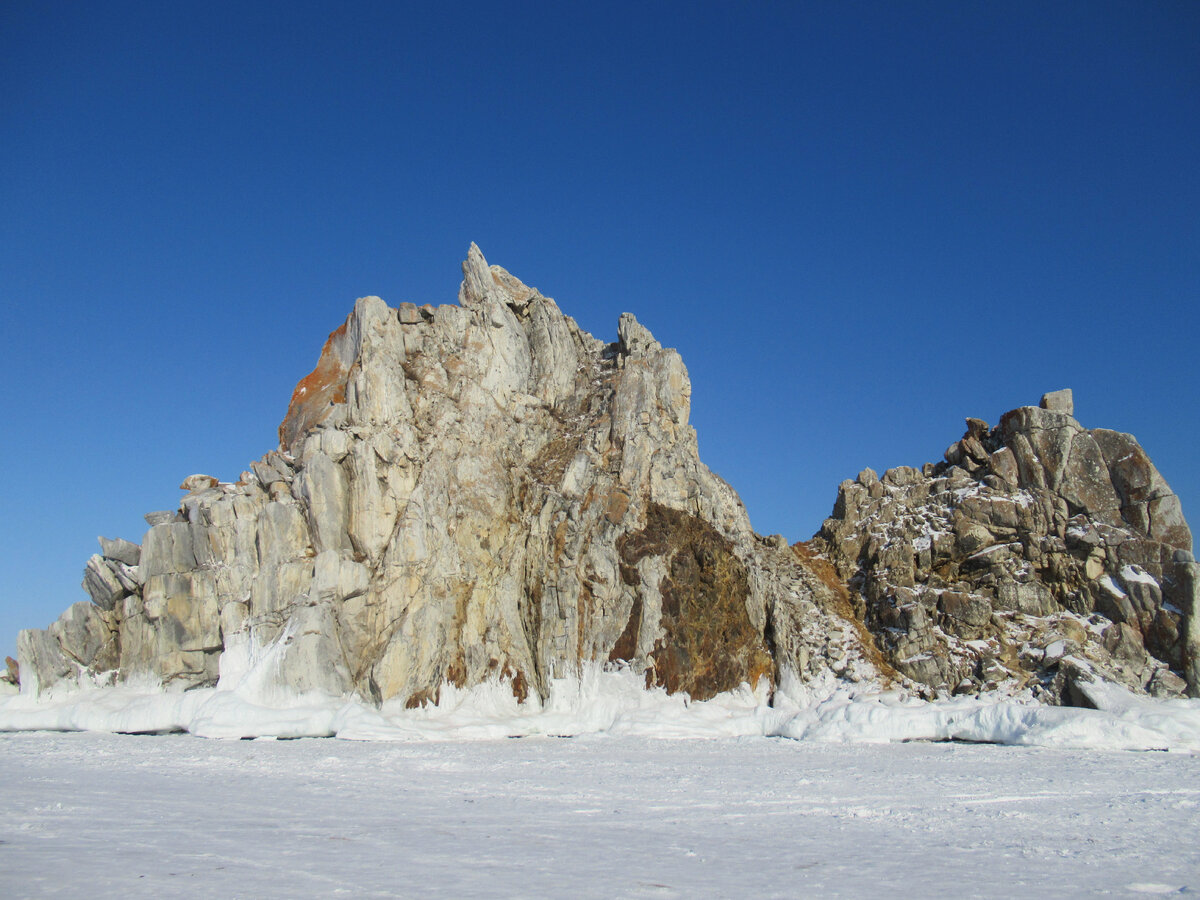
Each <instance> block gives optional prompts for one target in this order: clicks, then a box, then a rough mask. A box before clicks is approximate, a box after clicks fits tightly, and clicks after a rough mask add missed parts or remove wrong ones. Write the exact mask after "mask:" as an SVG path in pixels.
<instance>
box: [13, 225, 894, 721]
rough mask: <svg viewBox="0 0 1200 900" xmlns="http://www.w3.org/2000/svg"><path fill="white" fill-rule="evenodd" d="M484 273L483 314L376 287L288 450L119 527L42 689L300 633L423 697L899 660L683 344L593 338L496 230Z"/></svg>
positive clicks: (309, 651) (134, 674) (27, 637)
mask: <svg viewBox="0 0 1200 900" xmlns="http://www.w3.org/2000/svg"><path fill="white" fill-rule="evenodd" d="M463 276H464V277H463V282H462V285H461V288H460V291H459V304H458V305H445V306H440V307H437V308H434V307H431V306H423V307H419V308H418V307H416V306H414V305H412V304H401V306H400V308H399V309H391V308H389V307H388V306H386V305H385V304H384V303H383V301H382V300H379V299H378V298H374V297H368V298H365V299H362V300H359V301H358V302H357V303H356V305H355V308H354V311H353V312H352V313H351V315H350V316H349V318H348V319H347V320H346V322H345V323H344V324H343V325H342V326H341V327H340V328H338V329H337V330H336V331H334V332H333V334H332V335H330V337H329V340H328V341H327V342H326V344H325V347H324V349H323V351H322V353H321V356H320V359H319V361H318V363H317V366H316V368H315V369H314V370H313V371H312V373H310V374H309V375H308V376H307V377H305V378H304V379H303V380H302V381H301V382H300V383H299V384H298V385H297V387H296V390H295V392H294V394H293V396H292V400H291V404H290V406H289V409H288V412H287V415H286V417H285V419H284V421H283V424H282V425H281V426H280V429H279V437H280V446H279V449H278V450H276V451H272V452H271V453H268V454H267V455H266V456H264V457H263V458H262V459H260V460H258V461H257V462H255V463H253V464H252V465H251V470H250V471H248V472H244V473H243V474H242V476H241V479H240V480H239V481H238V482H237V483H235V484H226V483H220V482H218V481H217V479H215V478H211V477H208V476H202V475H197V476H191V477H189V478H188V479H187V480H186V481H184V483H183V485H182V488H183V489H184V490H186V491H187V495H186V496H185V497H184V498H183V500H182V501H181V503H180V507H179V509H178V510H177V511H172V512H165V513H152V514H150V515H149V516H147V521H148V522H149V524H150V526H151V527H150V530H149V532H148V533H147V534H146V536H145V538H144V540H143V542H142V544H141V545H140V546H139V545H136V544H132V543H129V542H126V541H107V540H103V539H102V540H101V553H99V554H97V555H96V556H93V557H92V558H91V559H90V560H89V561H88V564H87V569H86V572H85V579H84V587H85V588H86V589H87V591H88V593H89V594H90V595H91V598H92V601H91V602H90V603H88V602H81V603H77V604H75V605H74V606H72V607H71V608H70V609H68V610H67V612H66V613H64V614H63V616H62V617H61V618H60V619H59V621H58V622H56V623H54V624H53V625H52V626H50V628H49V629H47V630H46V631H27V632H23V633H22V634H21V636H20V639H19V656H20V664H21V673H22V687H23V689H24V690H27V691H32V692H38V691H42V690H45V689H47V688H50V687H52V686H53V685H55V684H56V683H59V682H61V681H64V680H66V681H74V680H77V679H79V678H80V677H86V678H92V679H94V678H96V677H107V678H110V679H118V680H146V679H149V680H151V681H156V682H161V683H162V684H164V685H166V686H168V687H169V688H188V687H194V686H200V685H208V684H212V683H214V682H216V681H217V680H218V679H219V678H225V679H227V680H231V679H234V678H237V677H239V676H240V675H242V674H244V673H245V672H246V671H247V670H248V668H250V667H252V666H253V665H254V663H255V660H256V659H258V658H260V657H261V655H262V649H263V648H265V647H269V646H280V645H282V646H284V647H285V648H286V652H285V653H283V654H282V655H281V658H280V659H279V661H278V663H277V665H276V668H275V669H274V671H272V672H271V673H270V676H269V677H270V678H271V679H272V680H273V681H274V682H276V683H277V684H278V685H280V686H282V687H286V688H288V689H289V690H291V691H295V692H308V691H320V692H323V693H327V694H345V693H350V692H355V693H357V694H359V695H360V696H361V697H363V698H367V699H372V700H375V701H382V700H389V699H394V698H399V699H402V700H404V701H406V702H407V703H409V704H414V705H415V704H419V703H422V702H425V701H428V700H431V699H434V698H436V696H437V694H438V691H439V688H440V686H441V685H443V684H445V683H450V684H454V685H458V686H462V685H471V684H476V683H479V682H480V681H482V680H484V679H487V678H493V677H495V678H501V679H505V680H507V681H508V682H509V683H510V684H511V686H512V689H513V691H514V693H516V694H517V696H519V697H524V696H526V695H527V694H528V693H529V692H536V693H538V694H544V692H545V690H546V686H547V681H548V679H549V678H551V677H553V676H555V675H556V674H564V673H566V672H570V671H575V670H577V669H578V668H579V666H580V665H581V664H582V663H585V662H588V661H596V662H599V663H603V664H610V665H614V666H630V667H633V668H634V669H635V670H637V671H638V672H644V673H645V677H646V681H647V684H655V685H661V686H664V687H666V688H667V689H668V690H670V691H687V692H688V693H689V694H691V695H692V696H693V697H698V698H699V697H708V696H711V695H712V694H714V693H717V692H719V691H723V690H728V689H731V688H735V687H737V686H738V685H739V684H740V683H742V682H749V683H751V684H755V683H756V682H757V681H758V680H759V679H760V678H766V679H768V681H774V680H775V679H776V678H777V677H778V673H779V670H780V667H781V666H784V667H788V668H790V669H794V670H796V671H797V672H800V673H811V672H815V671H818V670H820V669H822V668H825V667H832V668H834V669H835V670H836V671H838V672H839V673H848V674H849V675H851V676H852V677H871V676H873V675H875V674H876V671H875V668H874V667H873V666H872V664H871V663H870V662H869V660H868V658H867V657H869V655H870V653H869V652H865V651H864V648H863V647H862V646H861V644H862V642H861V641H859V640H858V639H857V637H856V635H857V632H856V629H855V626H854V625H853V624H852V623H847V622H845V621H844V620H843V619H842V618H840V616H839V613H843V612H845V611H846V607H845V605H844V603H843V602H842V598H841V596H840V595H839V594H837V592H835V591H833V590H832V589H831V588H829V587H828V586H827V585H826V584H824V583H823V582H822V581H821V580H820V579H819V578H817V577H815V576H814V575H813V573H812V572H811V571H809V570H808V569H807V568H805V567H804V566H803V565H802V564H801V563H800V561H799V559H798V558H797V556H796V555H795V554H794V553H793V552H792V551H791V550H790V549H789V548H788V547H787V545H786V543H785V542H783V541H782V539H775V540H772V541H768V540H765V539H762V538H760V537H758V536H756V535H755V534H754V532H753V531H752V529H751V527H750V522H749V519H748V518H747V515H746V511H745V508H744V507H743V505H742V503H741V501H740V500H739V498H738V496H737V494H736V493H734V491H733V490H732V489H731V488H730V487H729V486H728V485H727V484H725V483H724V482H723V481H722V480H721V479H720V478H718V477H716V476H715V475H714V474H713V473H712V472H710V471H709V470H708V468H707V467H705V466H704V465H703V464H702V463H701V462H700V459H699V456H698V453H697V449H696V436H695V433H694V431H693V429H692V428H691V427H690V426H689V425H688V413H689V403H690V392H691V387H690V384H689V381H688V375H687V370H686V369H685V368H684V365H683V362H682V360H681V359H680V357H679V355H678V354H677V353H676V352H675V351H674V350H670V349H664V348H663V347H662V346H661V345H660V344H659V343H658V341H656V340H655V339H654V337H653V336H652V335H651V333H650V332H649V331H648V330H647V329H646V328H644V327H643V326H642V325H640V324H639V323H638V321H637V320H636V319H635V318H634V317H633V316H632V315H629V314H624V315H622V316H621V318H620V322H619V323H618V328H617V339H616V340H615V341H613V342H611V343H606V342H604V341H601V340H597V339H596V338H593V337H592V336H591V335H589V334H587V333H585V332H584V331H582V330H581V329H580V328H579V327H578V326H577V325H576V323H575V322H574V321H573V320H572V319H571V318H569V317H567V316H564V315H563V314H562V313H561V312H560V311H559V309H558V306H557V305H556V304H555V303H554V301H553V300H551V299H549V298H547V297H543V296H542V295H541V294H540V293H538V291H536V290H535V289H533V288H530V287H527V286H526V285H524V284H523V283H521V282H520V281H519V280H517V279H516V278H515V277H513V276H512V275H510V274H509V273H508V272H506V271H505V270H504V269H502V268H499V267H497V266H491V267H489V266H488V264H487V263H486V262H485V260H484V258H483V256H482V254H481V253H480V252H479V249H478V248H477V247H475V246H474V245H472V247H471V250H470V254H469V256H468V259H467V260H466V262H465V263H464V264H463ZM276 656H279V654H276ZM100 673H108V674H107V675H106V676H100Z"/></svg>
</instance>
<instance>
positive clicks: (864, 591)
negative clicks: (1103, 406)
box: [814, 391, 1200, 702]
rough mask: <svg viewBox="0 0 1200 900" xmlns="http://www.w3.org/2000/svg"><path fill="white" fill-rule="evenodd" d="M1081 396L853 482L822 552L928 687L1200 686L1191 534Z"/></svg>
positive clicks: (891, 653) (972, 430)
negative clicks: (1096, 423) (913, 463)
mask: <svg viewBox="0 0 1200 900" xmlns="http://www.w3.org/2000/svg"><path fill="white" fill-rule="evenodd" d="M1070 409H1071V397H1070V392H1069V391H1058V392H1055V393H1054V394H1047V395H1046V396H1045V397H1043V398H1042V404H1041V408H1038V407H1029V406H1026V407H1021V408H1020V409H1016V410H1013V411H1012V412H1009V413H1007V414H1005V415H1004V416H1003V418H1002V419H1001V422H1000V425H999V426H997V427H996V428H994V429H990V428H989V427H988V425H987V423H986V422H983V421H981V420H979V419H968V420H967V432H966V434H965V435H964V436H963V437H962V439H961V440H959V441H958V442H956V443H955V444H953V445H951V447H950V449H949V450H947V451H946V462H944V463H941V464H939V465H937V466H928V467H926V469H925V471H924V473H923V474H921V475H920V476H919V477H914V474H913V473H914V472H915V471H916V470H913V469H907V468H905V469H893V470H890V471H889V472H887V473H885V474H884V476H883V479H882V480H881V481H880V480H877V479H876V478H875V475H874V473H873V472H867V473H863V474H862V475H860V476H859V477H858V479H857V480H856V481H847V482H843V484H842V486H841V488H840V489H839V493H838V499H837V503H836V505H835V507H834V513H833V516H832V517H831V518H829V519H827V520H826V521H825V524H824V526H823V527H822V529H821V531H820V533H819V534H818V536H817V538H816V540H815V541H814V546H815V547H816V548H817V549H818V550H820V551H821V552H824V553H825V554H826V555H827V556H828V557H829V558H830V560H831V561H832V562H833V563H834V564H835V565H836V567H837V569H838V573H839V575H840V576H841V577H842V578H843V579H845V580H846V581H847V583H849V584H850V585H852V586H853V588H854V590H855V594H856V603H857V605H858V608H859V610H860V611H861V614H862V615H863V617H864V619H865V621H866V624H867V626H868V627H869V628H870V630H871V631H872V632H873V633H874V634H875V636H876V638H877V641H878V643H879V645H880V646H881V648H882V649H883V650H884V655H885V657H886V658H887V660H888V662H889V663H891V664H892V665H893V666H895V668H896V669H897V670H899V671H900V672H902V673H903V674H904V675H906V676H907V677H909V678H911V679H913V680H914V681H916V682H920V683H922V684H923V685H924V686H925V687H926V689H927V690H928V691H931V692H932V691H960V692H966V691H978V690H982V689H989V688H994V687H998V686H1000V685H1008V686H1009V687H1029V688H1031V689H1033V690H1034V691H1035V693H1037V694H1039V695H1041V696H1043V697H1045V698H1046V699H1049V700H1052V701H1055V702H1073V701H1074V700H1076V699H1078V697H1079V696H1080V695H1079V691H1078V690H1077V689H1076V688H1075V687H1073V684H1074V682H1075V681H1076V680H1078V679H1079V678H1082V677H1084V675H1083V674H1081V673H1086V677H1087V678H1094V677H1099V678H1102V679H1105V680H1112V681H1117V682H1119V683H1121V684H1123V685H1125V686H1127V687H1129V688H1131V689H1133V690H1137V691H1145V692H1148V693H1153V694H1156V695H1161V696H1172V695H1178V694H1179V693H1180V692H1182V691H1184V690H1185V689H1186V690H1187V691H1188V692H1190V693H1191V694H1192V695H1193V696H1194V695H1196V693H1197V691H1198V687H1200V669H1197V663H1196V659H1197V657H1198V655H1200V652H1198V651H1200V644H1198V643H1197V640H1196V624H1195V623H1196V616H1197V612H1198V608H1197V590H1196V578H1195V570H1194V567H1195V563H1193V562H1191V559H1192V556H1191V553H1190V550H1191V546H1192V537H1191V532H1190V531H1189V530H1188V527H1187V523H1186V522H1185V521H1184V520H1183V516H1182V513H1181V512H1180V508H1179V501H1178V499H1177V498H1176V497H1175V495H1174V494H1173V493H1172V492H1171V490H1170V488H1169V487H1168V486H1167V483H1166V481H1165V480H1163V478H1162V476H1161V475H1160V474H1159V473H1158V471H1157V470H1156V469H1155V468H1154V466H1153V465H1152V464H1151V462H1150V460H1149V457H1147V456H1146V454H1145V452H1144V451H1143V450H1142V448H1141V447H1140V446H1138V444H1137V441H1136V440H1134V438H1133V437H1132V436H1131V435H1127V434H1120V433H1118V432H1114V431H1107V430H1104V429H1095V430H1092V431H1088V430H1087V429H1085V428H1083V427H1082V426H1081V425H1080V424H1079V423H1078V422H1076V421H1075V420H1074V419H1073V418H1072V417H1071V415H1070Z"/></svg>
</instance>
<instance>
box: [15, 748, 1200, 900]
mask: <svg viewBox="0 0 1200 900" xmlns="http://www.w3.org/2000/svg"><path fill="white" fill-rule="evenodd" d="M0 796H2V797H3V809H4V815H3V817H2V818H0V885H2V890H3V895H4V896H5V897H6V898H22V897H50V896H58V897H88V898H91V900H99V898H106V897H114V898H115V897H122V898H129V897H153V898H161V897H172V898H174V897H182V898H188V897H220V898H238V897H241V898H274V897H289V898H290V897H331V896H345V897H414V898H416V897H420V898H426V897H446V898H469V897H564V898H592V897H596V898H623V897H655V898H663V897H732V898H742V897H870V898H876V897H881V896H888V897H1030V896H1049V897H1082V896H1102V895H1109V896H1121V897H1124V896H1145V895H1155V894H1180V893H1185V894H1186V893H1194V892H1196V891H1200V842H1198V841H1197V840H1196V834H1197V830H1198V826H1200V756H1198V755H1196V754H1193V753H1162V752H1149V753H1146V752H1143V753H1130V752H1115V751H1097V750H1087V751H1080V750H1062V749H1052V748H1044V747H1011V746H996V745H979V744H962V743H928V742H920V743H890V744H870V743H837V744H834V743H821V742H805V741H796V740H786V739H779V738H766V737H761V736H756V737H745V738H722V739H708V740H661V739H654V738H646V737H637V736H623V737H614V736H612V735H608V734H593V735H585V736H582V737H576V738H571V739H555V738H550V737H528V738H522V739H519V740H508V739H490V740H479V741H455V742H434V741H418V742H411V741H410V742H360V741H339V740H328V739H324V740H322V739H303V740H289V741H280V740H243V741H228V740H203V739H200V738H197V737H195V736H191V735H179V734H176V735H160V736H132V735H112V734H86V733H75V734H62V733H57V734H47V733H15V734H3V735H0Z"/></svg>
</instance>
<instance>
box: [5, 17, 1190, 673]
mask: <svg viewBox="0 0 1200 900" xmlns="http://www.w3.org/2000/svg"><path fill="white" fill-rule="evenodd" d="M247 7H249V8H247ZM1198 161H1200V4H1196V3H1194V2H1149V3H1147V2H1137V3H1132V2H1131V3H1104V2H1082V3H1071V2H1060V3H1053V4H1044V3H1019V2H1014V3H991V2H986V3H985V2H958V0H954V2H951V0H946V2H940V3H919V2H907V3H861V2H832V0H831V2H827V3H777V2H763V3H732V2H730V3H720V4H717V3H697V2H692V3H686V4H685V3H666V2H664V3H650V4H641V3H639V4H599V5H597V4H586V5H585V4H561V3H553V4H550V3H547V4H535V3H524V4H520V5H517V4H503V5H501V4H496V5H482V4H462V3H457V4H430V3H420V4H417V3H411V4H409V3H379V4H372V3H340V4H312V3H304V2H298V3H289V4H243V3H236V4H235V3H221V2H205V3H183V2H170V3H137V4H134V3H121V2H106V3H103V4H94V3H49V2H47V3H32V2H12V3H6V4H3V5H2V6H0V209H2V210H3V215H2V216H0V288H2V290H3V304H2V305H0V306H2V308H0V317H2V318H0V328H2V333H3V335H4V337H5V341H4V353H3V354H0V367H3V368H2V374H3V378H4V383H5V385H6V387H7V390H6V393H5V400H4V408H5V413H6V415H5V421H6V428H5V439H4V440H3V441H2V442H0V463H2V465H3V473H4V477H3V479H2V480H0V553H2V555H3V556H2V558H0V652H3V653H12V652H14V650H15V643H16V640H15V637H16V631H17V629H18V628H24V627H43V626H45V625H46V624H48V623H49V622H50V621H51V620H53V619H54V618H55V617H56V616H57V614H58V613H59V612H60V611H61V610H62V609H64V608H65V607H66V606H67V605H68V604H69V603H71V602H74V601H76V600H80V599H84V598H85V595H84V594H83V592H82V591H81V590H80V588H79V587H78V583H79V580H80V573H81V570H82V567H83V564H84V562H85V561H86V559H87V557H88V555H90V554H91V553H92V552H94V551H95V549H96V545H95V536H96V535H98V534H104V535H106V536H121V537H126V538H130V539H133V540H140V539H141V535H142V533H143V532H144V531H145V527H146V526H145V523H144V521H143V520H142V514H143V513H144V512H146V511H149V510H154V509H163V508H171V507H173V506H174V505H175V504H176V503H177V501H178V499H179V497H180V491H178V490H177V488H176V486H177V485H178V484H179V482H180V481H181V480H182V478H183V477H185V476H186V475H189V474H191V473H193V472H204V473H208V474H212V475H216V476H218V477H220V478H222V479H236V478H237V476H238V473H240V472H241V471H242V470H243V469H245V468H246V467H247V464H248V463H249V461H250V460H252V459H255V458H257V457H258V456H260V455H261V454H263V453H264V452H266V451H267V450H270V449H272V448H273V447H274V446H275V444H276V441H277V438H276V427H277V426H278V423H279V420H280V419H281V418H282V416H283V413H284V411H285V409H286V406H287V401H288V398H289V396H290V393H291V390H292V388H293V386H294V385H295V383H296V381H297V380H299V379H300V378H301V377H302V376H303V375H305V374H306V373H307V372H308V371H309V370H310V369H311V367H312V365H313V364H314V363H315V361H316V357H317V354H318V352H319V350H320V348H321V345H322V343H323V341H324V338H325V336H326V334H327V333H328V332H329V331H331V330H332V329H333V328H334V327H336V326H337V325H338V324H339V323H340V322H341V321H342V319H343V318H344V317H345V316H346V314H347V313H348V312H349V310H350V308H351V306H352V304H353V301H354V299H355V298H356V297H359V296H363V295H367V294H378V295H379V296H382V297H383V298H384V299H385V300H387V301H388V302H389V303H390V304H392V305H395V304H397V303H399V302H401V301H404V300H410V301H415V302H418V303H423V302H432V303H449V302H453V301H454V298H455V294H456V290H457V286H458V281H459V278H460V273H459V269H458V264H459V261H460V260H461V259H462V258H463V257H464V256H465V253H466V249H467V246H468V244H469V242H470V241H472V240H474V241H476V242H478V243H479V245H480V246H481V247H482V249H483V251H484V253H485V254H486V255H487V257H488V259H489V261H491V262H494V263H499V264H500V265H503V266H505V267H507V268H509V269H510V270H511V271H512V272H513V273H514V274H516V275H517V276H519V277H521V278H522V279H523V280H525V281H527V282H528V283H530V284H533V285H536V286H538V287H539V288H540V289H541V290H542V291H543V293H546V294H547V295H549V296H552V297H554V298H555V299H556V300H557V301H558V302H559V305H560V306H561V307H562V308H563V310H564V311H565V312H567V313H568V314H570V315H573V316H574V317H575V318H576V319H577V320H578V321H579V322H580V324H581V325H583V326H584V327H585V328H587V329H588V330H589V331H591V332H593V333H594V334H596V335H597V336H599V337H604V338H606V339H613V338H614V337H615V334H616V321H617V317H618V315H619V314H620V313H621V312H622V311H625V310H629V311H632V312H634V313H635V314H636V315H637V316H638V318H639V319H640V320H641V321H642V322H643V323H644V324H646V325H647V326H648V327H649V328H650V329H651V330H652V331H653V332H654V334H655V336H656V337H658V338H659V339H660V340H661V341H662V342H663V343H664V344H667V345H669V346H673V347H677V348H678V349H679V350H680V352H681V353H682V354H683V358H684V361H685V362H686V363H687V365H688V368H689V370H690V372H691V376H692V382H693V417H692V420H693V424H694V425H695V426H696V429H697V431H698V433H699V439H700V449H701V455H702V457H703V459H704V460H705V461H706V462H707V463H708V464H709V466H711V467H712V468H713V469H715V470H716V471H717V472H719V473H720V474H721V475H722V476H724V477H725V478H726V479H727V480H728V481H729V482H731V483H732V484H733V485H734V487H736V488H737V489H738V491H739V492H740V493H741V495H742V497H743V499H744V500H745V501H746V504H747V507H748V508H749V510H750V515H751V519H752V521H753V523H754V525H755V527H756V528H757V529H758V530H759V531H761V532H764V533H771V532H782V533H783V534H785V535H787V536H788V537H789V538H790V539H792V540H799V539H802V538H806V537H808V536H809V535H811V534H812V533H813V532H814V531H815V530H816V529H817V528H818V527H819V526H820V523H821V520H822V519H823V518H824V516H826V515H828V513H829V511H830V509H831V507H832V504H833V500H834V497H835V494H836V490H837V484H838V482H839V481H840V480H841V479H843V478H846V477H853V476H854V474H855V473H856V472H858V471H859V470H860V469H861V468H863V467H864V466H872V467H874V468H876V469H878V470H883V469H885V468H888V467H890V466H893V465H902V464H911V465H919V464H921V463H923V462H926V461H933V460H936V459H938V458H940V455H941V452H942V450H943V449H944V448H945V447H946V445H947V444H949V443H950V442H951V441H953V440H955V439H956V438H958V437H959V436H960V435H961V434H962V431H963V422H962V420H963V418H964V417H965V416H980V417H982V418H985V419H987V420H989V421H991V422H993V423H994V422H995V421H996V420H997V419H998V418H999V415H1000V414H1001V413H1002V412H1004V411H1005V410H1007V409H1010V408H1012V407H1015V406H1020V405H1023V404H1027V403H1036V402H1037V401H1038V398H1039V397H1040V395H1041V394H1042V393H1043V392H1044V391H1048V390H1053V389H1057V388H1060V387H1068V386H1069V387H1071V388H1073V389H1074V390H1075V398H1076V413H1077V416H1078V418H1079V419H1080V420H1081V421H1082V422H1083V424H1084V425H1086V426H1088V427H1110V428H1116V429H1118V430H1122V431H1130V432H1132V433H1134V434H1135V435H1137V436H1138V438H1139V439H1140V440H1141V442H1142V444H1143V446H1145V447H1146V449H1147V451H1148V452H1149V453H1150V455H1151V457H1152V458H1153V459H1154V460H1155V462H1156V463H1157V464H1158V466H1159V468H1160V469H1161V470H1162V472H1163V474H1164V475H1165V476H1166V478H1167V479H1168V481H1170V483H1171V484H1172V485H1173V486H1174V488H1175V489H1176V491H1177V492H1178V493H1179V495H1180V496H1181V498H1182V501H1183V506H1184V512H1185V514H1188V513H1190V514H1192V515H1193V516H1196V515H1197V510H1200V474H1197V472H1196V471H1195V465H1194V458H1195V447H1196V444H1197V438H1198V437H1200V423H1198V421H1197V399H1198V398H1200V371H1198V368H1200V367H1198V366H1197V365H1196V352H1195V342H1196V336H1197V325H1198V324H1200V312H1198V311H1197V305H1198V301H1200V174H1198V170H1200V166H1198V165H1197V163H1198Z"/></svg>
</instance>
